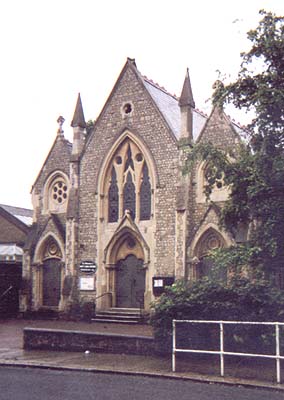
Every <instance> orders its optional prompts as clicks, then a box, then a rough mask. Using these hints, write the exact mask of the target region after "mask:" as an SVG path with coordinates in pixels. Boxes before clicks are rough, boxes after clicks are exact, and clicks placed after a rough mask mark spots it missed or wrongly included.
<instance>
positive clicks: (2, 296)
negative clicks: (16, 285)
mask: <svg viewBox="0 0 284 400" xmlns="http://www.w3.org/2000/svg"><path fill="white" fill-rule="evenodd" d="M12 289H13V286H12V285H11V286H9V287H8V289H6V290H4V292H3V293H2V294H1V296H0V301H1V300H2V299H3V298H4V297H5V296H6V295H7V294H8V293H9V292H10V291H11V290H12Z"/></svg>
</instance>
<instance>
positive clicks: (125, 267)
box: [116, 254, 145, 308]
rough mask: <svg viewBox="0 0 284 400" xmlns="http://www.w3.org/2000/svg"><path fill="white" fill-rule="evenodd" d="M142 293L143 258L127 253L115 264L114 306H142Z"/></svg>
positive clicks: (143, 287) (143, 289) (143, 282)
mask: <svg viewBox="0 0 284 400" xmlns="http://www.w3.org/2000/svg"><path fill="white" fill-rule="evenodd" d="M144 293H145V268H144V267H143V260H141V259H139V258H137V257H136V256H135V255H134V254H129V255H127V256H126V258H124V259H121V260H119V261H118V262H117V264H116V307H118V308H144Z"/></svg>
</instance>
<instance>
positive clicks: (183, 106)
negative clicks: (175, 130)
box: [179, 69, 195, 142]
mask: <svg viewBox="0 0 284 400" xmlns="http://www.w3.org/2000/svg"><path fill="white" fill-rule="evenodd" d="M179 106H180V111H181V132H180V138H181V139H188V140H189V141H190V142H192V141H193V112H192V110H193V109H194V108H195V103H194V100H193V95H192V89H191V83H190V78H189V72H188V69H187V71H186V75H185V80H184V83H183V88H182V92H181V95H180V98H179Z"/></svg>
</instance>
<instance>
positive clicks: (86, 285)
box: [80, 276, 95, 290]
mask: <svg viewBox="0 0 284 400" xmlns="http://www.w3.org/2000/svg"><path fill="white" fill-rule="evenodd" d="M80 290H95V279H94V277H93V276H81V277H80Z"/></svg>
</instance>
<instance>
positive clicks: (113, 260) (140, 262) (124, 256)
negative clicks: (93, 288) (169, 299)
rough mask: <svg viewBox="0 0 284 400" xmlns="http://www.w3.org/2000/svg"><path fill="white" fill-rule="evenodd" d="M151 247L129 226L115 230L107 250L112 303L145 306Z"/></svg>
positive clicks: (131, 306) (106, 256)
mask: <svg viewBox="0 0 284 400" xmlns="http://www.w3.org/2000/svg"><path fill="white" fill-rule="evenodd" d="M149 254H150V251H149V247H148V246H147V244H146V243H145V241H144V240H143V238H142V237H141V236H140V235H139V233H138V232H136V231H135V230H132V229H131V228H129V227H124V228H122V229H121V230H120V231H119V232H117V233H116V234H114V236H113V237H112V239H111V241H110V242H109V243H108V245H107V247H106V249H105V253H104V263H105V267H106V270H107V274H108V279H107V282H108V288H107V290H108V292H109V293H111V295H112V296H111V297H112V306H114V307H124V308H143V307H144V296H145V291H146V286H147V285H146V282H147V272H148V270H147V267H148V264H149V261H150V260H149Z"/></svg>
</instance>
